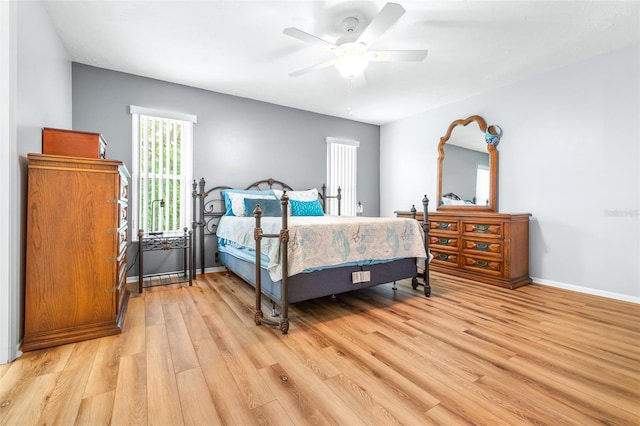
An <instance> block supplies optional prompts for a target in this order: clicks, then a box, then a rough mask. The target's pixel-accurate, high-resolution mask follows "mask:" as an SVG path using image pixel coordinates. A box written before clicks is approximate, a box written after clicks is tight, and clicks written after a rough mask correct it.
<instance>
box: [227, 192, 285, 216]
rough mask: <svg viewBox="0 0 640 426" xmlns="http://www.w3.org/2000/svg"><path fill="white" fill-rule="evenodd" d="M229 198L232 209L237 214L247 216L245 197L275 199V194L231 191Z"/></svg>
mask: <svg viewBox="0 0 640 426" xmlns="http://www.w3.org/2000/svg"><path fill="white" fill-rule="evenodd" d="M228 196H229V199H230V200H231V211H233V214H234V215H236V216H239V217H240V216H246V215H247V213H246V212H245V210H244V199H245V198H252V199H263V200H275V198H276V197H275V196H273V195H267V194H265V195H261V194H242V193H233V192H230V193H229V194H228Z"/></svg>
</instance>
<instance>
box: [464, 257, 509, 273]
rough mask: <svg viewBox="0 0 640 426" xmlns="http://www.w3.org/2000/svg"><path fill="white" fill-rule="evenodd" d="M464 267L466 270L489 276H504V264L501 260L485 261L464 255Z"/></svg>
mask: <svg viewBox="0 0 640 426" xmlns="http://www.w3.org/2000/svg"><path fill="white" fill-rule="evenodd" d="M462 267H463V268H464V269H467V270H470V271H474V272H480V273H483V274H489V275H496V276H500V275H502V270H503V268H504V262H502V260H501V259H483V258H478V257H476V256H469V255H463V256H462Z"/></svg>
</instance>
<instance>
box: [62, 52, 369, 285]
mask: <svg viewBox="0 0 640 426" xmlns="http://www.w3.org/2000/svg"><path fill="white" fill-rule="evenodd" d="M265 89H266V88H265ZM300 96H304V94H303V93H301V94H300ZM129 105H139V106H144V107H150V108H156V109H160V110H168V111H176V112H182V113H188V114H194V115H197V117H198V122H197V123H196V124H195V125H194V148H193V153H194V158H193V167H194V178H196V179H200V178H201V177H204V178H205V179H206V181H207V187H212V186H216V185H229V186H234V187H245V186H247V185H249V184H251V183H253V182H255V181H257V180H260V179H266V178H269V177H273V178H275V179H278V180H281V181H284V182H286V183H288V184H290V185H291V186H293V187H294V188H300V189H306V188H311V187H317V188H318V189H320V186H321V185H322V184H323V183H324V182H325V180H326V142H325V138H326V137H327V136H334V137H339V138H345V139H353V140H358V141H360V148H358V199H359V200H361V201H362V202H363V203H364V205H366V206H371V209H369V208H367V210H368V211H367V214H368V215H371V216H377V215H378V214H379V211H378V209H377V206H379V205H380V199H379V193H380V191H379V181H380V172H379V164H380V128H379V127H378V126H374V125H370V124H364V123H358V122H354V121H350V120H344V119H339V118H334V117H329V116H326V115H320V114H315V113H310V112H306V111H301V110H296V109H291V108H286V107H282V106H278V105H274V104H269V103H264V102H258V101H254V100H250V99H245V98H239V97H235V96H229V95H225V94H221V93H215V92H211V91H206V90H201V89H195V88H192V87H187V86H182V85H178V84H172V83H167V82H163V81H159V80H153V79H148V78H143V77H138V76H133V75H130V74H124V73H119V72H114V71H109V70H105V69H100V68H95V67H91V66H87V65H82V64H76V63H74V64H73V128H74V129H76V130H86V131H94V132H100V133H102V134H103V135H104V136H105V139H106V140H107V143H108V147H107V157H109V158H115V159H120V160H123V161H124V162H125V164H126V165H127V167H128V168H129V170H131V169H132V167H131V115H130V114H129V109H128V107H129ZM185 225H186V226H191V224H190V223H189V224H185ZM134 231H137V230H131V232H134ZM132 249H133V250H136V249H137V245H135V246H133V247H132ZM207 249H208V252H209V253H210V254H211V255H210V258H211V260H208V262H207V265H208V266H212V265H213V262H212V259H213V254H212V253H211V251H212V250H213V248H210V247H209V246H208V247H207ZM129 259H130V260H133V259H135V254H134V253H133V252H130V255H129ZM151 261H152V262H153V261H154V260H151ZM161 261H162V262H163V265H162V268H163V269H162V270H160V269H159V268H160V267H159V266H158V265H153V264H150V263H149V262H147V257H146V256H145V273H147V271H149V272H156V271H157V272H161V271H163V270H172V268H174V265H176V264H174V263H173V262H172V261H168V259H161ZM147 266H149V268H147ZM136 271H137V266H134V267H133V268H132V269H131V271H130V274H133V273H137V272H136Z"/></svg>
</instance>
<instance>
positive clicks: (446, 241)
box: [429, 234, 460, 249]
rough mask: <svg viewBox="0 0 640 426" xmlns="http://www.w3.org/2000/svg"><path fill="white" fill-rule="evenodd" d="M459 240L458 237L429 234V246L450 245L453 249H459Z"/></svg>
mask: <svg viewBox="0 0 640 426" xmlns="http://www.w3.org/2000/svg"><path fill="white" fill-rule="evenodd" d="M459 241H460V239H459V238H458V237H452V236H442V235H431V234H429V247H432V248H438V247H440V248H442V247H448V248H452V249H457V248H458V242H459Z"/></svg>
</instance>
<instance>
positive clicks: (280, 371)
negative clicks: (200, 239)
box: [0, 273, 640, 426]
mask: <svg viewBox="0 0 640 426" xmlns="http://www.w3.org/2000/svg"><path fill="white" fill-rule="evenodd" d="M431 282H432V295H431V297H430V298H426V297H424V295H423V293H422V290H421V289H418V290H413V289H412V288H411V285H410V282H409V281H408V280H407V281H402V282H399V283H398V288H397V289H396V290H393V289H392V286H391V285H390V284H389V285H382V286H377V287H374V288H370V289H365V290H359V291H356V292H351V293H348V294H343V295H338V297H337V298H335V299H331V298H328V297H327V298H321V299H316V300H310V301H306V302H302V303H297V304H295V305H292V307H291V308H290V318H291V326H290V330H289V334H288V335H285V336H283V335H281V334H280V332H279V331H278V330H277V329H274V328H269V327H267V326H256V325H255V324H254V323H253V313H252V312H253V308H252V306H253V303H254V296H253V288H252V287H250V286H249V285H248V284H246V283H244V282H243V281H242V280H240V279H239V278H237V277H235V276H233V275H232V276H227V275H226V274H224V273H210V274H205V275H199V276H198V278H197V279H196V280H195V281H194V285H193V287H188V286H187V285H186V284H185V283H182V284H171V285H168V286H162V287H150V288H147V289H145V291H144V293H143V294H142V295H136V296H133V297H132V298H131V300H130V302H129V307H128V312H127V315H126V318H125V322H124V327H123V331H122V333H121V334H120V335H116V336H108V337H104V338H101V339H94V340H90V341H85V342H79V343H74V344H69V345H64V346H59V347H55V348H49V349H42V350H38V351H32V352H27V353H25V354H23V355H22V356H21V357H20V358H19V359H17V360H15V361H14V362H13V363H11V364H8V365H0V424H1V425H36V424H52V425H73V424H77V425H100V424H104V425H145V424H146V425H217V424H221V425H242V426H245V425H278V426H280V425H325V424H328V425H349V426H351V425H383V424H384V425H393V424H398V425H399V424H404V425H429V424H440V425H465V424H471V425H601V424H608V425H611V424H614V425H640V321H638V319H639V318H640V305H636V304H632V303H627V302H621V301H616V300H611V299H605V298H601V297H597V296H591V295H585V294H580V293H575V292H570V291H565V290H561V289H556V288H551V287H545V286H541V285H536V284H532V285H528V286H525V287H521V288H519V289H516V290H506V289H503V288H498V287H492V286H488V285H484V284H479V283H475V282H471V281H466V280H462V279H458V278H453V277H448V276H446V275H442V274H438V273H432V276H431ZM264 312H265V314H268V313H269V312H270V306H268V305H267V303H266V302H265V306H264Z"/></svg>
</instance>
